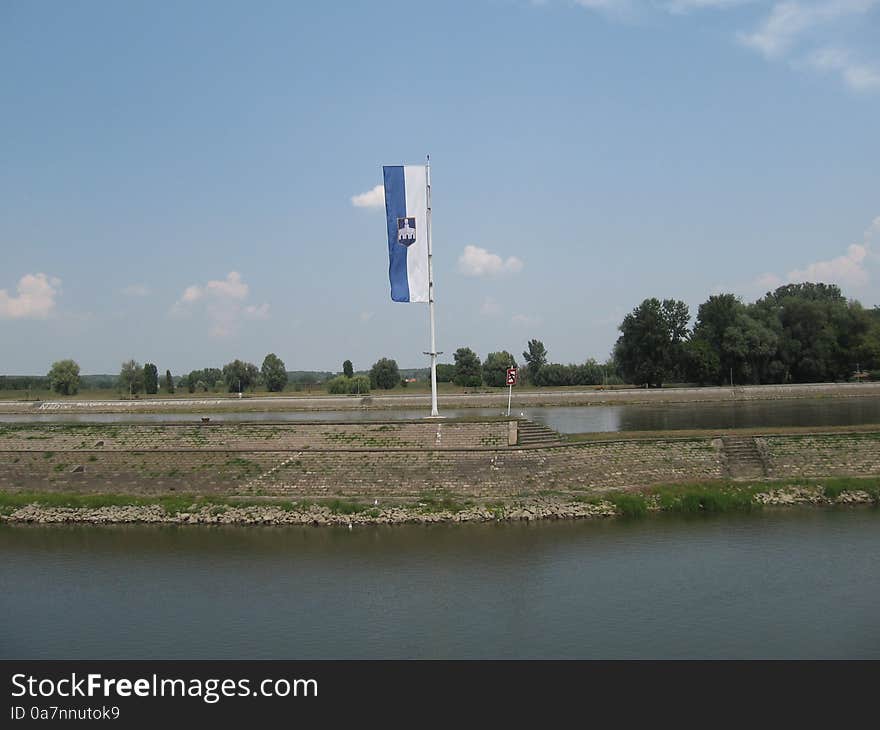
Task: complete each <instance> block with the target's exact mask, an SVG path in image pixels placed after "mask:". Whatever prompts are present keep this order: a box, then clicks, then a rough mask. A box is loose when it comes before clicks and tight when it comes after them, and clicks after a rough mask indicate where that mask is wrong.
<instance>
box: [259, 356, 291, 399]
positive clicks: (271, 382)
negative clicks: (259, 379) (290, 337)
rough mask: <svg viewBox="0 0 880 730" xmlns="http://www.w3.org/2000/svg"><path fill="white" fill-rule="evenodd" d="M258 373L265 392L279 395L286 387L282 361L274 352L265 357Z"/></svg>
mask: <svg viewBox="0 0 880 730" xmlns="http://www.w3.org/2000/svg"><path fill="white" fill-rule="evenodd" d="M260 373H261V374H262V376H263V383H264V384H265V385H266V388H267V390H269V391H271V392H272V393H280V392H281V391H282V390H284V386H285V385H287V369H286V368H285V367H284V361H283V360H282V359H281V358H280V357H278V355H276V354H275V353H274V352H270V353H269V354H268V355H266V357H265V359H264V360H263V367H261V368H260Z"/></svg>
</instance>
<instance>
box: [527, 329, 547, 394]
mask: <svg viewBox="0 0 880 730" xmlns="http://www.w3.org/2000/svg"><path fill="white" fill-rule="evenodd" d="M523 359H524V360H525V361H526V365H527V366H528V378H529V382H530V383H531V384H532V385H535V384H536V383H537V378H538V373H540V372H541V368H542V367H544V366H545V365H546V364H547V348H546V347H544V343H543V342H541V341H540V340H529V344H528V349H527V350H526V351H525V352H523Z"/></svg>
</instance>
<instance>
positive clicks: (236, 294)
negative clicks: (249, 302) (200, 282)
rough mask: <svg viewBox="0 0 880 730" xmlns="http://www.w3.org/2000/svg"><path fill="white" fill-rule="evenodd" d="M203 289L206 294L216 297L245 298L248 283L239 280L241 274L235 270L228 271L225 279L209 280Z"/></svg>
mask: <svg viewBox="0 0 880 730" xmlns="http://www.w3.org/2000/svg"><path fill="white" fill-rule="evenodd" d="M205 291H206V293H208V294H214V295H216V296H218V297H230V298H232V299H246V298H247V295H248V285H247V284H245V283H244V282H243V281H242V280H241V274H239V273H238V272H237V271H230V272H229V273H228V274H227V275H226V278H225V279H221V280H219V281H209V282H208V284H207V286H206V287H205Z"/></svg>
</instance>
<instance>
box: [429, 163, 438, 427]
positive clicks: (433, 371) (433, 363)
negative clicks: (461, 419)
mask: <svg viewBox="0 0 880 730" xmlns="http://www.w3.org/2000/svg"><path fill="white" fill-rule="evenodd" d="M425 184H426V186H427V190H426V191H425V192H426V195H427V202H428V211H427V218H428V220H427V223H428V311H429V313H430V317H431V352H429V353H426V354H429V355H430V356H431V416H433V417H439V416H440V413H439V412H438V411H437V355H438V354H439V353H438V352H437V341H436V337H435V334H434V272H433V270H432V267H431V258H432V256H433V254H432V253H431V155H428V157H427V161H426V162H425Z"/></svg>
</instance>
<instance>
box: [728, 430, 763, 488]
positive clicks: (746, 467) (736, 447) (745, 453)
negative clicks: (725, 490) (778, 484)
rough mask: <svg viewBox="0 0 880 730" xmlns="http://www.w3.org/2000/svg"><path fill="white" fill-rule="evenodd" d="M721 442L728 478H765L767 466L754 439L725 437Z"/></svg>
mask: <svg viewBox="0 0 880 730" xmlns="http://www.w3.org/2000/svg"><path fill="white" fill-rule="evenodd" d="M721 442H722V444H723V446H724V457H725V460H726V462H727V473H728V475H729V476H731V477H733V478H734V479H736V478H749V477H765V476H767V464H766V463H765V462H764V457H763V456H762V455H761V452H760V451H759V450H758V444H757V442H756V441H755V439H754V438H752V437H742V436H725V437H724V438H722V439H721Z"/></svg>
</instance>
